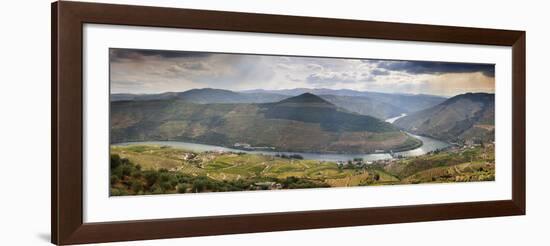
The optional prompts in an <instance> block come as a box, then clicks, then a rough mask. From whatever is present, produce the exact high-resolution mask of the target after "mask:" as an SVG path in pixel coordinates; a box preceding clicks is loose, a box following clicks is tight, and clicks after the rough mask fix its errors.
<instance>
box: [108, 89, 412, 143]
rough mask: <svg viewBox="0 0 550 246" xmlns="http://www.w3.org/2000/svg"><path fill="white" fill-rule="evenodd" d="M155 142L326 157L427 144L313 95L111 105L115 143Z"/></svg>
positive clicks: (372, 118) (112, 134)
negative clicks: (244, 146) (265, 101)
mask: <svg viewBox="0 0 550 246" xmlns="http://www.w3.org/2000/svg"><path fill="white" fill-rule="evenodd" d="M153 140H180V141H190V142H196V143H206V144H213V145H220V146H233V145H234V144H235V143H246V144H249V145H251V146H255V147H272V148H274V149H276V150H279V151H303V152H324V153H371V152H374V151H375V150H388V151H389V150H397V149H408V148H413V147H417V146H418V145H420V144H421V143H420V142H419V141H418V140H416V139H414V138H411V137H409V136H408V135H407V134H405V133H402V132H400V131H399V130H398V129H397V128H395V127H394V126H392V125H391V124H389V123H386V122H383V121H381V120H378V119H376V118H374V117H370V116H364V115H359V114H354V113H349V112H347V111H345V110H341V109H339V108H337V107H336V106H334V105H333V104H331V103H329V102H327V101H325V100H324V99H322V98H319V97H317V96H315V95H312V94H309V95H308V94H305V95H302V96H298V97H294V98H289V99H285V100H282V101H280V102H278V103H268V104H244V103H239V104H193V103H189V102H186V101H182V100H149V101H115V102H111V142H113V143H116V142H129V141H153Z"/></svg>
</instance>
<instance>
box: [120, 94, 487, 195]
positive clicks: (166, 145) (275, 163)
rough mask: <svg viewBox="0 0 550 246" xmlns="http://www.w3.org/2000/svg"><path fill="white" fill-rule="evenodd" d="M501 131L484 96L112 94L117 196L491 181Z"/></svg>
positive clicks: (485, 95)
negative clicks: (495, 143) (495, 151)
mask: <svg viewBox="0 0 550 246" xmlns="http://www.w3.org/2000/svg"><path fill="white" fill-rule="evenodd" d="M327 93H331V94H327ZM494 130H495V127H494V94H487V93H467V94H462V95H457V96H455V97H451V98H443V97H437V96H430V95H407V94H384V93H374V92H356V91H351V90H339V91H334V90H328V89H326V90H325V89H309V90H308V89H294V90H280V91H264V90H256V91H243V92H233V91H224V90H217V89H195V90H191V91H186V92H182V93H163V94H157V95H119V94H115V95H113V96H112V101H111V135H110V136H111V140H110V141H111V148H110V153H111V178H110V180H111V181H110V182H111V192H110V194H111V195H113V196H117V195H140V194H167V193H195V192H221V191H251V190H278V189H301V188H325V187H349V186H376V185H399V184H419V183H449V182H478V181H492V180H494V179H495V158H494Z"/></svg>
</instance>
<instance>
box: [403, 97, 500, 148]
mask: <svg viewBox="0 0 550 246" xmlns="http://www.w3.org/2000/svg"><path fill="white" fill-rule="evenodd" d="M494 119H495V94H488V93H466V94H462V95H458V96H455V97H452V98H449V99H447V100H446V101H444V102H443V103H440V104H438V105H436V106H433V107H430V108H428V109H424V110H421V111H418V112H415V113H412V114H410V115H408V116H406V117H403V118H400V119H398V120H396V121H395V122H394V124H395V125H396V126H398V127H400V128H403V129H405V130H407V131H410V132H413V133H417V134H421V135H425V136H430V137H434V138H437V139H442V140H447V141H468V140H471V141H478V142H479V141H481V142H487V141H494V134H495V130H494V125H495V120H494Z"/></svg>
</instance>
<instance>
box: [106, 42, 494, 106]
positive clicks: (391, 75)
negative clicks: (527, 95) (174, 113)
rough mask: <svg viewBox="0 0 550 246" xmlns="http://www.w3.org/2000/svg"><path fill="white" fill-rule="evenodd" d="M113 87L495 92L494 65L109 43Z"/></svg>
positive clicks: (141, 90)
mask: <svg viewBox="0 0 550 246" xmlns="http://www.w3.org/2000/svg"><path fill="white" fill-rule="evenodd" d="M109 57H110V66H111V68H110V73H111V93H136V94H150V93H161V92H168V91H185V90H189V89H195V88H217V89H228V90H235V91H240V90H252V89H266V90H276V89H292V88H329V89H353V90H361V91H378V92H390V93H414V94H416V93H423V94H433V95H443V96H454V95H457V94H462V93H465V92H491V93H493V92H494V89H495V78H494V65H492V64H473V63H444V62H427V61H393V60H376V59H340V58H338V59H337V58H317V57H289V56H266V55H242V54H221V53H204V52H186V51H157V50H134V49H110V54H109Z"/></svg>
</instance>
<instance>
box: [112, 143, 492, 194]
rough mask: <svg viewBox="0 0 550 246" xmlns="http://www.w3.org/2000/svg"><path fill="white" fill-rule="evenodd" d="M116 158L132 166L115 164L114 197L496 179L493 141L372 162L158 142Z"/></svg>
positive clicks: (117, 150) (120, 149)
mask: <svg viewBox="0 0 550 246" xmlns="http://www.w3.org/2000/svg"><path fill="white" fill-rule="evenodd" d="M111 157H112V158H111V162H113V158H115V160H123V162H124V163H127V165H128V166H127V167H126V169H129V170H130V171H128V170H125V169H124V168H123V170H119V169H121V168H120V167H116V168H114V169H113V167H114V166H113V164H112V165H111V188H112V189H111V194H113V195H132V194H149V193H153V194H155V193H176V192H180V193H184V192H208V191H229V190H255V189H286V188H289V189H291V188H314V187H346V186H364V185H395V184H417V183H445V182H474V181H491V180H494V178H495V165H494V147H493V146H492V145H490V146H477V147H469V148H455V149H451V150H448V151H444V152H440V153H430V154H428V155H424V156H419V157H409V158H403V159H391V160H382V161H377V162H374V163H369V164H367V163H364V162H363V161H362V160H350V161H349V162H347V163H344V164H342V163H340V164H337V163H335V162H326V161H316V160H302V159H292V158H289V157H286V156H283V157H277V156H268V155H260V154H245V153H236V152H193V151H188V150H184V149H176V148H171V147H165V146H153V145H130V146H112V147H111ZM117 168H118V169H117ZM132 170H133V171H132ZM155 172H160V173H161V176H162V175H164V176H166V175H168V176H166V177H167V178H165V180H164V181H162V179H160V181H158V180H156V179H155V180H154V181H155V182H160V183H158V184H157V183H155V182H150V181H147V180H146V179H143V177H146V176H147V175H152V174H151V173H155ZM169 177H173V178H169ZM174 177H179V178H174ZM167 180H171V181H167ZM181 180H184V181H181ZM197 180H198V181H197ZM163 182H164V183H163ZM182 182H183V183H182ZM196 182H199V183H201V182H203V183H207V184H210V183H212V184H216V185H211V187H214V188H204V189H200V190H199V189H198V188H193V187H195V186H196V185H197V184H196ZM226 186H227V187H231V188H227V187H226ZM132 187H134V188H132ZM136 187H138V188H139V187H141V188H139V189H138V188H136ZM178 187H179V188H178ZM181 187H185V188H181ZM205 187H209V186H205ZM215 187H217V188H215ZM220 187H225V188H220Z"/></svg>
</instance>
